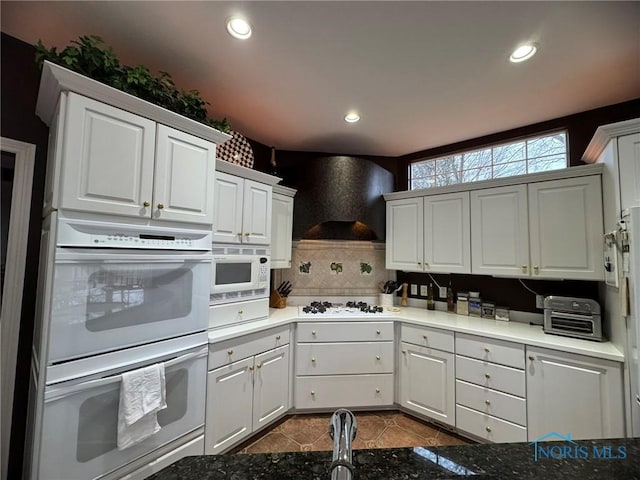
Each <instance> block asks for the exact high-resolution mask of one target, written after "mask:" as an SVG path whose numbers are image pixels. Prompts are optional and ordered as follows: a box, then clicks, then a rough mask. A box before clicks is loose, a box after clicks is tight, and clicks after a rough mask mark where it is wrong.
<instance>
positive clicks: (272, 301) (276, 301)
mask: <svg viewBox="0 0 640 480" xmlns="http://www.w3.org/2000/svg"><path fill="white" fill-rule="evenodd" d="M269 306H270V307H271V308H285V307H286V306H287V297H283V296H282V295H280V294H279V293H278V291H277V290H274V291H273V292H271V296H270V297H269Z"/></svg>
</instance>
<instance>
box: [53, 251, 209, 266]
mask: <svg viewBox="0 0 640 480" xmlns="http://www.w3.org/2000/svg"><path fill="white" fill-rule="evenodd" d="M211 260H212V256H211V253H209V252H203V253H200V254H194V253H193V252H190V253H183V252H170V253H165V254H158V253H157V252H154V253H140V252H135V253H115V252H111V253H104V252H100V253H87V251H86V250H85V251H82V252H79V251H75V252H69V251H60V250H59V249H58V250H57V251H56V254H55V263H81V262H101V263H123V262H131V263H134V262H135V263H152V262H159V263H179V262H196V261H197V262H209V263H210V262H211Z"/></svg>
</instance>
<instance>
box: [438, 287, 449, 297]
mask: <svg viewBox="0 0 640 480" xmlns="http://www.w3.org/2000/svg"><path fill="white" fill-rule="evenodd" d="M438 296H439V297H440V298H447V287H440V289H439V294H438Z"/></svg>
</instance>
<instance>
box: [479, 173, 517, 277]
mask: <svg viewBox="0 0 640 480" xmlns="http://www.w3.org/2000/svg"><path fill="white" fill-rule="evenodd" d="M471 232H472V239H473V240H472V244H471V262H472V271H473V273H476V274H480V275H512V276H523V275H528V271H529V226H528V213H527V186H526V185H513V186H508V187H498V188H487V189H484V190H474V191H472V192H471Z"/></svg>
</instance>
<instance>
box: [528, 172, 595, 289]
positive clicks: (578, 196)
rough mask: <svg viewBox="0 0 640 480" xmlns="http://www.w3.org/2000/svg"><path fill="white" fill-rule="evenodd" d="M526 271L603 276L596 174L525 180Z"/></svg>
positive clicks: (559, 275) (588, 277)
mask: <svg viewBox="0 0 640 480" xmlns="http://www.w3.org/2000/svg"><path fill="white" fill-rule="evenodd" d="M529 229H530V233H531V243H530V248H531V275H532V276H533V277H543V278H573V279H582V280H602V279H603V267H602V265H603V263H604V260H603V253H602V252H603V251H602V234H603V222H602V191H601V186H600V176H588V177H578V178H567V179H563V180H554V181H549V182H539V183H531V184H529Z"/></svg>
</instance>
